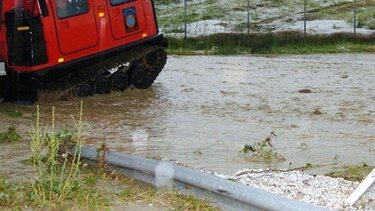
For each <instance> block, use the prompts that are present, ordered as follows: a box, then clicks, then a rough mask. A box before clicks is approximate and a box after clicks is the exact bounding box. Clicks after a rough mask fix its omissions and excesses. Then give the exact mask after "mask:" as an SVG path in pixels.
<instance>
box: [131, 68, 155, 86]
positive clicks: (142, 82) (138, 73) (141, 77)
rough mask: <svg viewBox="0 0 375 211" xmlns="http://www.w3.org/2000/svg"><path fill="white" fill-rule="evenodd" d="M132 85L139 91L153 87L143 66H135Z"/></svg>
mask: <svg viewBox="0 0 375 211" xmlns="http://www.w3.org/2000/svg"><path fill="white" fill-rule="evenodd" d="M131 83H132V84H133V85H134V87H135V88H137V89H147V88H149V87H150V86H151V83H150V77H149V75H148V74H147V72H146V71H145V70H144V68H143V66H142V65H136V66H134V68H133V70H132V74H131Z"/></svg>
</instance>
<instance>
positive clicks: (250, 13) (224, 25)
mask: <svg viewBox="0 0 375 211" xmlns="http://www.w3.org/2000/svg"><path fill="white" fill-rule="evenodd" d="M156 7H157V12H158V19H159V25H160V27H161V28H162V29H163V31H164V33H166V34H168V35H171V36H176V37H195V36H200V35H209V34H216V33H247V34H250V33H254V32H278V31H301V32H303V33H305V34H327V33H336V32H346V33H354V35H356V34H357V33H360V34H370V33H374V32H375V0H350V1H348V0H331V1H325V0H289V1H288V0H268V1H261V0H159V1H156Z"/></svg>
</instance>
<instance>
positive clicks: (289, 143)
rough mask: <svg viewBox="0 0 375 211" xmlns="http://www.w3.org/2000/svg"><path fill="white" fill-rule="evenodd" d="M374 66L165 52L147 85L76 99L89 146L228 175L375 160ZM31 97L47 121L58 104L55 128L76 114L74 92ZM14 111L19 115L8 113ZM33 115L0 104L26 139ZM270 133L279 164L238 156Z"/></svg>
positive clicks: (311, 58)
mask: <svg viewBox="0 0 375 211" xmlns="http://www.w3.org/2000/svg"><path fill="white" fill-rule="evenodd" d="M374 66H375V60H374V56H373V55H372V54H355V55H352V54H342V55H308V56H280V57H272V58H268V57H258V56H257V57H253V56H236V57H216V56H192V57H186V56H181V57H180V56H170V57H169V61H168V64H167V66H166V67H165V70H164V71H163V72H162V74H160V76H159V78H158V79H157V80H156V82H155V83H154V85H153V86H152V88H150V89H148V90H127V91H125V92H124V93H114V94H111V95H103V96H95V97H89V98H84V99H83V100H84V104H85V109H84V124H85V127H84V131H85V136H86V138H87V142H88V143H89V144H93V145H98V146H99V145H100V144H101V143H102V142H103V141H105V142H106V143H107V145H108V146H109V147H110V148H111V149H113V150H116V151H123V152H127V153H133V154H139V155H143V156H148V157H165V158H168V159H174V160H177V161H180V162H183V163H185V164H188V165H191V166H193V167H197V168H200V167H205V168H209V169H211V170H214V171H217V172H220V173H226V174H232V173H233V172H235V171H237V170H239V169H242V168H266V167H272V168H289V167H300V166H304V165H306V163H311V164H313V165H316V164H322V165H326V164H332V163H337V162H339V163H346V164H359V163H361V162H365V163H367V164H368V165H372V166H375V130H374V128H375V127H374V126H375V122H374V116H375V82H374V80H373V79H374V78H375V70H374ZM303 89H309V90H311V93H300V92H299V91H300V90H303ZM42 98H43V97H42ZM38 104H39V105H40V109H41V112H42V115H41V117H42V120H43V121H44V122H47V123H46V124H49V123H48V122H49V121H50V120H51V117H50V110H51V107H52V106H55V107H56V116H57V117H56V124H57V127H65V126H68V127H72V120H71V119H72V117H71V116H70V115H71V114H73V115H76V116H77V114H78V111H79V99H74V100H71V101H65V102H47V101H44V100H43V101H39V102H38ZM14 110H19V111H21V112H22V113H23V116H22V117H20V118H11V117H10V116H9V112H12V111H14ZM34 112H35V106H18V105H11V104H1V105H0V119H1V120H0V121H1V124H0V130H1V131H4V130H6V129H7V127H8V126H10V125H14V126H15V127H16V128H17V129H18V130H19V131H20V133H21V134H22V135H23V136H24V137H29V135H28V130H29V128H30V125H31V124H32V122H33V119H34V117H33V114H34ZM271 131H273V132H274V133H275V134H276V135H277V136H276V138H274V139H273V145H274V146H275V147H276V148H277V151H278V152H279V153H280V154H282V155H283V156H284V157H285V158H286V161H285V162H280V163H276V164H272V165H271V166H269V165H266V164H264V163H257V162H249V161H248V160H247V159H245V158H244V157H243V156H241V154H240V153H239V151H240V150H241V149H242V148H243V146H244V145H245V144H254V143H255V142H258V141H260V140H262V139H265V138H266V137H267V136H268V134H269V133H270V132H271ZM9 150H10V151H13V150H12V149H11V148H10V149H7V150H6V151H7V152H6V153H8V154H9ZM16 151H17V150H15V152H16ZM4 153H5V152H4V150H3V152H1V153H0V156H2V157H3V156H4ZM329 168H331V166H324V167H321V168H318V169H315V170H314V171H327V170H329ZM4 171H8V167H4V165H2V166H1V167H0V173H2V172H4Z"/></svg>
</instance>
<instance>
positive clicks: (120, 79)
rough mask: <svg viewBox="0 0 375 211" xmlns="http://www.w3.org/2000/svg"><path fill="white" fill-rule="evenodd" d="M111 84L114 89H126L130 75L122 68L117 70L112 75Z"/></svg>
mask: <svg viewBox="0 0 375 211" xmlns="http://www.w3.org/2000/svg"><path fill="white" fill-rule="evenodd" d="M111 85H112V90H114V91H124V90H125V89H126V88H127V87H128V86H129V77H128V75H127V74H126V73H125V72H123V71H121V70H119V71H117V72H115V73H114V74H113V75H112V76H111Z"/></svg>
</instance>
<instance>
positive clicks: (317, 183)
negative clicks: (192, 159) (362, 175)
mask: <svg viewBox="0 0 375 211" xmlns="http://www.w3.org/2000/svg"><path fill="white" fill-rule="evenodd" d="M219 176H220V175H219ZM221 177H223V176H222V175H221ZM224 177H225V176H224ZM227 178H231V179H233V180H236V181H238V182H240V183H243V184H245V185H248V186H251V187H254V188H258V189H262V190H265V191H269V192H273V193H276V194H279V195H283V196H286V197H289V198H292V199H296V200H300V201H304V202H307V203H312V204H316V205H318V206H321V207H324V208H328V209H331V210H375V186H374V185H373V186H372V187H371V188H370V189H369V190H368V191H367V192H366V193H365V194H364V195H363V196H362V197H361V198H360V199H359V200H358V201H357V202H356V203H355V204H354V205H353V206H349V205H348V204H346V203H345V200H346V199H347V197H348V196H349V195H350V194H351V193H352V192H353V191H354V189H355V188H356V187H357V186H358V185H359V182H351V181H348V180H345V179H342V178H332V177H327V176H322V175H311V174H306V173H304V172H300V171H271V170H253V169H243V170H241V171H238V172H237V173H235V175H234V176H232V177H227Z"/></svg>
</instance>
